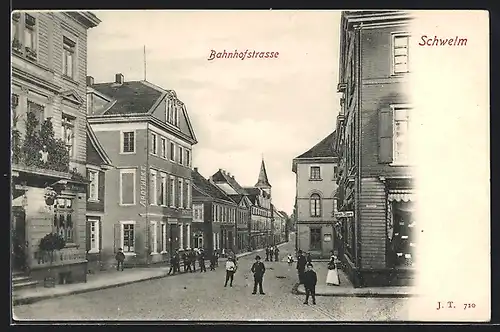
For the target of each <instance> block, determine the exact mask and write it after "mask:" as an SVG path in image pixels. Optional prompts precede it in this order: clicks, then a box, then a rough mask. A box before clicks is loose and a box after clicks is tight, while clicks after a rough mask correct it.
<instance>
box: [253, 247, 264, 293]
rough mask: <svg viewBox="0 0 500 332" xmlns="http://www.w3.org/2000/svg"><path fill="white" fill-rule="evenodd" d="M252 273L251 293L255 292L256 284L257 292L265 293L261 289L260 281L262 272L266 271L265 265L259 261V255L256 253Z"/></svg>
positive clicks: (262, 276)
mask: <svg viewBox="0 0 500 332" xmlns="http://www.w3.org/2000/svg"><path fill="white" fill-rule="evenodd" d="M252 273H253V293H252V294H257V285H258V286H259V294H262V295H265V294H266V293H264V290H263V289H262V281H263V279H264V273H266V267H265V266H264V263H262V262H261V261H260V256H259V255H257V256H256V257H255V263H253V265H252Z"/></svg>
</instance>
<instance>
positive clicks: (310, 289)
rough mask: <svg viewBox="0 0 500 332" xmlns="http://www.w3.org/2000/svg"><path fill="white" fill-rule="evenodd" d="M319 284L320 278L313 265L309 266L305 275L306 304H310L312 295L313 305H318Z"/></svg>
mask: <svg viewBox="0 0 500 332" xmlns="http://www.w3.org/2000/svg"><path fill="white" fill-rule="evenodd" d="M317 282H318V277H317V275H316V272H315V271H314V270H313V265H312V264H311V263H309V264H307V271H306V272H305V273H304V288H305V289H306V300H305V301H304V304H309V295H311V297H312V300H313V304H316V283H317Z"/></svg>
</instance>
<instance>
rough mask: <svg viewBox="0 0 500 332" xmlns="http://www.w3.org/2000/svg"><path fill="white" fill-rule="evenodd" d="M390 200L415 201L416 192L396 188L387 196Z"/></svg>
mask: <svg viewBox="0 0 500 332" xmlns="http://www.w3.org/2000/svg"><path fill="white" fill-rule="evenodd" d="M387 199H388V200H389V201H390V202H392V201H394V202H415V201H416V197H415V194H414V193H412V192H411V191H406V190H394V191H390V192H389V196H388V198H387Z"/></svg>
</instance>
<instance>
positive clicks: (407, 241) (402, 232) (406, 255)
mask: <svg viewBox="0 0 500 332" xmlns="http://www.w3.org/2000/svg"><path fill="white" fill-rule="evenodd" d="M391 196H392V195H391V193H389V201H388V202H387V216H388V218H387V222H386V223H387V225H386V226H387V227H386V230H387V242H388V243H387V244H388V245H387V260H386V261H387V265H388V267H391V268H393V267H401V266H412V265H413V264H414V263H415V257H414V253H413V251H414V248H415V247H416V244H415V242H416V241H415V240H416V238H415V236H414V231H413V230H414V228H415V225H416V222H415V218H414V217H413V213H412V211H413V210H414V206H413V205H412V202H411V201H410V202H404V201H396V200H393V199H391Z"/></svg>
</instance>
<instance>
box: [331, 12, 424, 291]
mask: <svg viewBox="0 0 500 332" xmlns="http://www.w3.org/2000/svg"><path fill="white" fill-rule="evenodd" d="M409 21H410V16H409V15H408V14H407V13H406V12H403V11H375V12H373V11H347V12H343V13H342V16H341V30H340V64H339V65H340V70H339V73H340V77H339V84H338V91H339V92H340V93H341V94H342V96H341V111H340V113H339V115H338V117H337V125H336V132H337V133H338V135H337V139H336V141H335V150H336V152H337V154H338V155H339V157H340V162H339V171H338V174H337V183H338V185H339V189H338V192H337V195H336V197H337V200H338V210H339V215H340V216H341V218H340V223H339V224H338V227H337V236H338V237H339V238H341V239H342V248H341V249H342V255H341V258H342V260H343V261H344V265H345V267H346V271H347V273H348V274H349V276H350V278H351V279H352V281H353V283H354V284H355V285H356V286H370V285H398V284H410V283H411V280H412V275H413V273H414V268H413V258H414V257H413V256H412V252H411V251H412V250H411V249H412V247H413V246H415V239H414V238H413V236H412V230H413V229H414V227H415V220H414V218H413V216H412V213H411V211H412V209H413V207H412V205H413V203H414V202H415V198H414V196H413V181H414V179H413V175H412V168H411V157H410V153H411V151H409V149H408V144H409V136H408V135H409V132H408V129H409V128H410V127H411V126H409V119H410V114H411V108H412V107H411V101H410V98H409V95H408V90H407V88H408V73H409V70H410V63H409V59H411V57H410V54H409V45H410V44H409V39H410V35H409V33H408V31H409Z"/></svg>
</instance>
